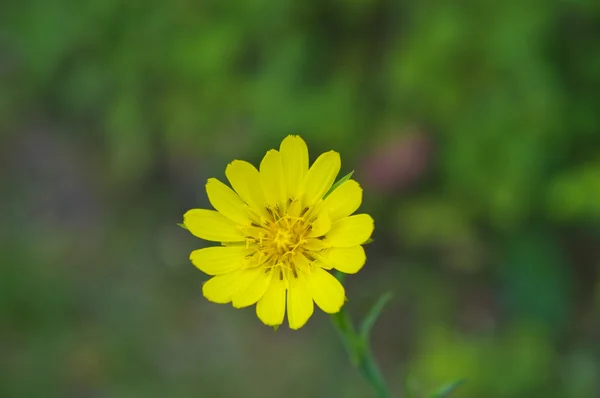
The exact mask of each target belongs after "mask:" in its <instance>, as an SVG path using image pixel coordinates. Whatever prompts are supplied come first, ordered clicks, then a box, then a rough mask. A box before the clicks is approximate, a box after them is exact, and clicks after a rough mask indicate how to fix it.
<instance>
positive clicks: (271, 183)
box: [260, 149, 287, 209]
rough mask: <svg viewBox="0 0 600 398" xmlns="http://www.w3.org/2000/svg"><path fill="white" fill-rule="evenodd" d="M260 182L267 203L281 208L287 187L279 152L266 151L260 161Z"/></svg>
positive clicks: (285, 198) (285, 200) (285, 197)
mask: <svg viewBox="0 0 600 398" xmlns="http://www.w3.org/2000/svg"><path fill="white" fill-rule="evenodd" d="M260 182H261V186H262V189H263V193H264V195H265V199H266V200H267V203H268V204H269V205H270V206H272V207H275V206H276V205H279V207H280V208H281V209H283V208H284V206H285V205H286V202H287V189H286V182H285V178H284V174H283V163H282V161H281V154H280V153H279V152H278V151H276V150H275V149H271V150H270V151H269V152H267V154H266V155H265V157H264V158H263V160H262V162H260Z"/></svg>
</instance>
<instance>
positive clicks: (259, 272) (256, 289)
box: [233, 267, 273, 308]
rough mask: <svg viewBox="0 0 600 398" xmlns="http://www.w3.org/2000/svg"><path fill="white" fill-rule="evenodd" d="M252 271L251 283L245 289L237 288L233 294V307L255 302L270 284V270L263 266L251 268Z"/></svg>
mask: <svg viewBox="0 0 600 398" xmlns="http://www.w3.org/2000/svg"><path fill="white" fill-rule="evenodd" d="M265 270H266V271H267V272H265ZM252 273H253V275H254V278H253V280H252V283H250V284H249V285H248V287H247V288H246V289H244V290H239V291H238V292H237V293H236V294H234V295H233V306H234V307H235V308H243V307H248V306H250V305H252V304H255V303H256V302H257V301H258V300H260V299H261V297H263V296H264V294H265V292H266V291H267V289H268V288H269V285H270V284H271V277H272V275H271V274H272V273H273V272H272V271H270V270H268V269H265V268H263V267H256V268H255V269H253V270H252Z"/></svg>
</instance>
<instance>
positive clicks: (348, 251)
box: [323, 246, 367, 274]
mask: <svg viewBox="0 0 600 398" xmlns="http://www.w3.org/2000/svg"><path fill="white" fill-rule="evenodd" d="M323 256H324V257H325V258H327V260H328V262H330V263H331V264H332V265H333V267H334V268H335V269H337V270H338V271H341V272H343V273H345V274H355V273H357V272H358V271H359V270H360V269H361V268H362V267H363V265H364V264H365V261H366V260H367V256H366V254H365V249H364V248H363V247H362V246H352V247H334V248H331V249H328V250H326V251H325V253H324V255H323Z"/></svg>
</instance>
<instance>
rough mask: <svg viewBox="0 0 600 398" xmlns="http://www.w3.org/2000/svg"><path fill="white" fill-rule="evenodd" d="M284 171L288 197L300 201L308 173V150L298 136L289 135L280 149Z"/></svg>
mask: <svg viewBox="0 0 600 398" xmlns="http://www.w3.org/2000/svg"><path fill="white" fill-rule="evenodd" d="M279 152H281V159H282V161H283V170H284V173H285V178H286V181H287V187H288V195H289V196H290V197H291V198H293V199H299V196H300V191H301V189H302V182H303V181H304V176H305V175H306V173H307V171H308V148H307V146H306V142H304V140H303V139H302V138H300V137H299V136H297V135H288V136H287V137H286V138H285V139H284V140H283V141H282V142H281V146H280V147H279Z"/></svg>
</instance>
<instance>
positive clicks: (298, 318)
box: [287, 273, 314, 329]
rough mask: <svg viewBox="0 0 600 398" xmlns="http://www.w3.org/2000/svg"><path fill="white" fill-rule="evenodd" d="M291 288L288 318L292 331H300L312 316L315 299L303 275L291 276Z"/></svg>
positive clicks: (288, 296) (288, 297)
mask: <svg viewBox="0 0 600 398" xmlns="http://www.w3.org/2000/svg"><path fill="white" fill-rule="evenodd" d="M288 279H289V281H290V288H289V290H288V294H287V317H288V323H289V325H290V329H300V328H301V327H302V326H304V324H306V321H308V319H309V318H310V317H311V316H312V314H313V311H314V304H313V299H312V296H311V294H310V292H309V291H308V288H307V286H306V281H305V279H304V275H303V274H302V273H298V274H297V277H294V276H293V275H291V274H290V275H289V278H288Z"/></svg>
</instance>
